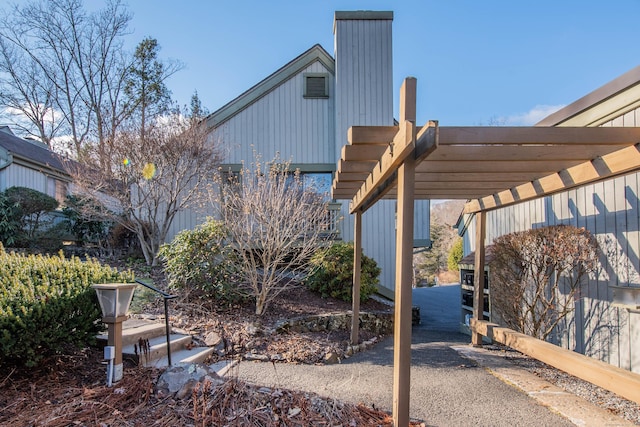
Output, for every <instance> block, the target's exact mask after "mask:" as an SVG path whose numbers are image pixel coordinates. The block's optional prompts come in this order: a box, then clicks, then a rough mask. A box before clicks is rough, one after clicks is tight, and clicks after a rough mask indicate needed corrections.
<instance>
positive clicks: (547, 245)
mask: <svg viewBox="0 0 640 427" xmlns="http://www.w3.org/2000/svg"><path fill="white" fill-rule="evenodd" d="M491 253H492V255H491V261H490V273H491V277H490V280H489V283H490V285H489V286H490V295H491V311H492V316H493V318H494V320H496V321H498V322H500V323H504V324H506V325H507V326H508V327H510V328H512V329H515V330H517V331H519V332H522V333H525V334H527V335H531V336H533V337H536V338H539V339H543V340H546V339H547V337H549V335H550V334H551V333H552V332H553V331H554V329H555V328H556V327H557V326H558V325H559V324H560V322H561V321H562V320H563V319H564V318H565V317H567V316H568V315H569V314H570V313H572V312H573V310H574V307H575V305H574V300H575V299H578V298H580V289H581V287H582V285H583V284H584V281H585V280H586V279H587V278H588V275H589V273H591V272H594V271H595V270H596V269H597V268H598V265H599V264H598V245H597V242H596V240H595V238H593V236H592V235H591V234H590V233H589V232H588V231H587V230H585V229H584V228H576V227H573V226H565V225H560V226H552V227H544V228H538V229H534V230H529V231H524V232H517V233H511V234H507V235H504V236H501V237H499V238H497V239H496V240H495V241H494V243H493V246H492V251H491Z"/></svg>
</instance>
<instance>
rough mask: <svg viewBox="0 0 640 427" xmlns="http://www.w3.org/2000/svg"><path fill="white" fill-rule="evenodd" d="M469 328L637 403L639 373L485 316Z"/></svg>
mask: <svg viewBox="0 0 640 427" xmlns="http://www.w3.org/2000/svg"><path fill="white" fill-rule="evenodd" d="M469 326H470V327H471V330H472V331H473V332H474V333H477V334H480V335H483V336H485V337H487V338H490V339H491V340H493V341H495V342H499V343H501V344H504V345H506V346H508V347H511V348H513V349H514V350H518V351H519V352H521V353H524V354H526V355H527V356H529V357H532V358H534V359H537V360H540V361H541V362H544V363H546V364H547V365H551V366H553V367H554V368H557V369H560V370H561V371H564V372H566V373H568V374H571V375H573V376H576V377H578V378H581V379H583V380H585V381H588V382H590V383H592V384H595V385H597V386H600V387H602V388H604V389H606V390H609V391H611V392H613V393H616V394H618V395H620V396H622V397H624V398H626V399H629V400H631V401H633V402H636V403H638V404H640V375H638V374H636V373H634V372H631V371H627V370H625V369H621V368H618V367H616V366H613V365H610V364H608V363H605V362H601V361H599V360H597V359H593V358H591V357H588V356H585V355H583V354H580V353H576V352H575V351H571V350H567V349H564V348H561V347H558V346H556V345H553V344H551V343H548V342H546V341H542V340H539V339H537V338H533V337H530V336H528V335H525V334H522V333H520V332H516V331H514V330H511V329H508V328H503V327H500V326H499V325H497V324H495V323H490V322H487V321H486V320H476V319H471V321H470V325H469Z"/></svg>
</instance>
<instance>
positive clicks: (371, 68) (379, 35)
mask: <svg viewBox="0 0 640 427" xmlns="http://www.w3.org/2000/svg"><path fill="white" fill-rule="evenodd" d="M391 30H392V21H391V20H342V19H338V20H336V22H335V60H336V67H335V72H336V99H335V109H336V111H335V113H336V122H335V123H336V126H335V132H336V134H335V151H334V158H333V160H332V161H333V162H334V163H337V161H338V159H339V157H340V150H341V149H342V146H344V145H345V144H347V131H348V129H349V127H351V126H367V125H368V126H371V125H374V126H376V125H379V126H391V125H393V89H394V88H393V55H392V53H393V52H392V34H391ZM395 212H396V202H395V201H392V200H383V201H380V202H378V203H377V204H376V205H374V206H373V207H372V208H371V209H369V210H368V211H367V212H365V213H364V215H363V217H362V247H363V251H364V253H365V254H366V255H367V256H370V257H372V258H374V259H375V260H376V261H377V262H378V265H379V266H380V268H381V269H382V273H381V276H380V284H381V285H382V286H384V287H386V288H388V289H394V288H395V248H396V242H395ZM341 213H342V217H343V218H344V220H343V223H342V230H341V233H342V236H343V238H344V239H345V240H348V241H351V240H353V217H352V215H350V214H349V209H348V202H347V201H343V205H342V211H341Z"/></svg>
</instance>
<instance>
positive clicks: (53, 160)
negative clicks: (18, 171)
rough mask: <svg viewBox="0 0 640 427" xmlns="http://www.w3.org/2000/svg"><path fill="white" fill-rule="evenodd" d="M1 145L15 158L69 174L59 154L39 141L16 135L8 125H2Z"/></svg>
mask: <svg viewBox="0 0 640 427" xmlns="http://www.w3.org/2000/svg"><path fill="white" fill-rule="evenodd" d="M0 147H1V148H3V149H4V150H6V151H7V152H8V153H9V154H10V155H11V156H12V157H13V159H14V161H15V160H22V162H26V163H31V164H33V165H35V166H44V167H47V168H49V169H52V170H54V171H56V172H59V173H63V174H65V175H66V174H67V173H66V172H65V169H64V166H63V165H62V162H61V161H60V158H59V157H58V155H57V154H55V153H54V152H53V151H51V150H50V149H49V148H47V147H46V146H45V145H44V144H42V143H41V142H38V141H30V140H28V139H22V138H19V137H17V136H15V135H14V134H13V133H12V132H11V130H9V128H8V127H6V126H3V127H0Z"/></svg>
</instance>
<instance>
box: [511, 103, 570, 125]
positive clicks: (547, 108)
mask: <svg viewBox="0 0 640 427" xmlns="http://www.w3.org/2000/svg"><path fill="white" fill-rule="evenodd" d="M563 107H564V105H536V106H535V107H533V108H532V109H531V110H529V111H527V112H526V113H519V114H513V115H510V116H507V117H504V118H500V119H499V120H500V121H501V122H503V123H504V124H505V125H506V126H532V125H535V124H536V123H538V122H539V121H540V120H542V119H544V118H545V117H547V116H548V115H549V114H552V113H555V112H556V111H558V110H559V109H561V108H563Z"/></svg>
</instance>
